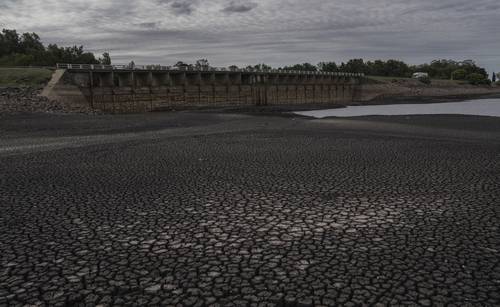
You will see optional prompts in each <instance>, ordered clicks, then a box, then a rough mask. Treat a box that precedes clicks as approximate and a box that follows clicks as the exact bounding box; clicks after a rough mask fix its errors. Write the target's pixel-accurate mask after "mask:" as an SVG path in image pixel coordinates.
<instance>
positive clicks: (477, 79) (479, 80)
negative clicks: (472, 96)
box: [466, 73, 491, 85]
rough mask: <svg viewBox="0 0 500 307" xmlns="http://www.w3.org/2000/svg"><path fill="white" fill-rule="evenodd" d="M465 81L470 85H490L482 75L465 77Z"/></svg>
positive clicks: (475, 74) (473, 74) (474, 74)
mask: <svg viewBox="0 0 500 307" xmlns="http://www.w3.org/2000/svg"><path fill="white" fill-rule="evenodd" d="M466 79H467V81H468V82H469V83H470V84H472V85H481V84H490V83H491V81H490V80H488V79H486V78H485V77H484V76H483V75H481V74H477V73H472V74H470V75H467V78H466Z"/></svg>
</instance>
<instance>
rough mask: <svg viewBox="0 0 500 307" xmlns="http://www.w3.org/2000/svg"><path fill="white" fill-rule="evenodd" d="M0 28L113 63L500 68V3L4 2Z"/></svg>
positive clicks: (312, 0) (294, 0) (403, 0)
mask: <svg viewBox="0 0 500 307" xmlns="http://www.w3.org/2000/svg"><path fill="white" fill-rule="evenodd" d="M0 27H3V28H15V29H18V31H21V32H26V31H29V32H37V33H38V34H40V36H41V37H42V39H43V41H44V42H45V43H57V44H62V45H73V44H83V45H85V47H86V48H87V49H88V50H90V51H94V52H97V53H102V52H104V51H109V52H110V53H111V56H112V58H113V62H114V63H128V62H129V61H131V60H134V61H135V63H136V64H165V65H172V64H174V63H175V62H176V61H178V60H182V61H186V62H193V61H194V60H196V59H199V58H207V59H208V60H209V61H210V63H211V64H212V65H214V66H228V65H231V64H237V65H240V66H242V65H246V64H256V63H262V62H263V63H267V64H271V65H273V66H281V65H286V64H294V63H302V62H311V63H314V64H316V63H318V62H320V61H330V60H332V61H336V62H341V61H346V60H348V59H350V58H357V57H362V58H364V59H379V58H380V59H389V58H395V59H401V60H404V61H407V62H409V63H412V64H417V63H422V62H429V61H431V60H432V59H438V58H449V59H456V60H462V59H474V60H476V61H477V62H478V63H479V64H480V65H483V66H485V67H487V68H488V69H489V70H490V71H491V70H496V71H500V0H129V1H125V0H86V1H78V0H43V1H41V0H0Z"/></svg>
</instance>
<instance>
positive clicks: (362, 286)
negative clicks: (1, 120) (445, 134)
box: [0, 127, 500, 306]
mask: <svg viewBox="0 0 500 307" xmlns="http://www.w3.org/2000/svg"><path fill="white" fill-rule="evenodd" d="M499 153H500V151H499V147H498V145H494V144H487V143H481V144H463V143H461V142H459V141H443V140H429V139H420V138H411V137H409V138H399V137H390V136H383V135H378V136H360V135H356V134H349V133H343V132H341V131H340V132H339V131H333V130H331V129H330V130H328V129H314V128H313V127H310V129H305V128H304V129H302V130H296V131H294V132H293V133H290V132H288V131H283V130H273V129H272V128H269V129H267V130H256V131H250V132H249V131H244V132H237V133H223V134H212V135H208V136H203V137H201V136H187V137H178V138H168V139H161V138H160V139H158V140H154V141H151V140H147V141H141V140H136V141H126V142H122V143H118V144H102V145H93V146H87V147H83V148H72V149H71V148H70V149H61V150H56V151H50V152H40V153H29V154H25V155H14V156H7V157H2V158H0V162H1V163H0V210H1V215H0V250H1V253H0V305H2V306H4V305H5V306H18V305H34V306H45V305H47V306H48V305H50V306H64V305H66V306H93V305H103V306H108V305H119V306H124V305H164V306H283V305H285V306H333V305H344V306H358V305H376V304H378V305H380V306H386V305H415V304H418V305H423V306H428V305H446V304H449V305H456V306H458V305H463V304H470V305H473V306H476V305H477V306H481V305H482V306H484V305H486V306H488V305H489V306H498V305H500V263H499V262H500V228H499V227H500V226H499V225H500V220H499V218H500V206H499V205H498V204H499V201H500V177H499V176H500V171H499V169H500V168H499V167H500V165H499V164H500V162H499V161H500V154H499Z"/></svg>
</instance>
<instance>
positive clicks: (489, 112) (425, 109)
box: [295, 98, 500, 118]
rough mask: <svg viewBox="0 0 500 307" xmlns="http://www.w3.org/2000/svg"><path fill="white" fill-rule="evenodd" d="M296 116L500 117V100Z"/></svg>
mask: <svg viewBox="0 0 500 307" xmlns="http://www.w3.org/2000/svg"><path fill="white" fill-rule="evenodd" d="M295 114H299V115H304V116H311V117H316V118H325V117H330V116H335V117H355V116H370V115H427V114H460V115H479V116H494V117H500V99H498V98H495V99H477V100H467V101H462V102H446V103H429V104H391V105H377V106H350V107H347V108H343V109H327V110H315V111H301V112H295Z"/></svg>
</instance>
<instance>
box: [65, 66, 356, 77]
mask: <svg viewBox="0 0 500 307" xmlns="http://www.w3.org/2000/svg"><path fill="white" fill-rule="evenodd" d="M57 68H58V69H71V70H116V71H120V70H135V71H193V72H250V73H272V74H294V75H316V76H335V77H363V76H364V74H363V73H348V72H328V71H302V70H283V69H255V68H225V67H196V66H180V67H179V66H161V65H133V66H132V65H102V64H57Z"/></svg>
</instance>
